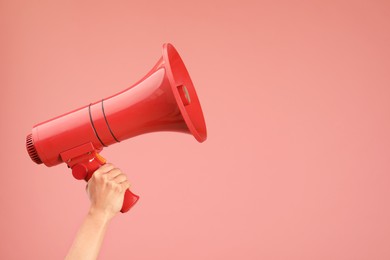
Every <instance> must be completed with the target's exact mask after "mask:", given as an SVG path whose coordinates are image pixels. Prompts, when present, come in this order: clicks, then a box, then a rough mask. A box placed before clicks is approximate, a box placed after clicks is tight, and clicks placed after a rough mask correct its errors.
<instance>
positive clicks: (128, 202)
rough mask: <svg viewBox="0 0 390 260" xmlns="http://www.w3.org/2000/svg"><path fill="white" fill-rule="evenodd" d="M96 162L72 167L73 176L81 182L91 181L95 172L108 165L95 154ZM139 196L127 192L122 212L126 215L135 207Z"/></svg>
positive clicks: (89, 161)
mask: <svg viewBox="0 0 390 260" xmlns="http://www.w3.org/2000/svg"><path fill="white" fill-rule="evenodd" d="M92 156H93V157H94V160H88V163H86V164H84V163H78V164H75V165H74V166H73V167H72V174H73V176H74V177H75V178H76V179H78V180H80V179H84V180H85V181H87V182H88V181H89V179H91V177H92V175H93V174H94V172H95V171H96V170H97V169H99V168H100V167H101V166H102V165H104V164H106V159H104V158H103V157H102V156H101V155H100V154H98V153H97V152H94V154H93V155H92ZM138 199H139V196H138V195H135V194H134V193H132V192H131V191H130V190H129V189H127V190H126V192H125V194H124V198H123V204H122V209H121V212H122V213H125V212H127V211H129V209H131V207H133V206H134V204H135V203H136V202H137V201H138Z"/></svg>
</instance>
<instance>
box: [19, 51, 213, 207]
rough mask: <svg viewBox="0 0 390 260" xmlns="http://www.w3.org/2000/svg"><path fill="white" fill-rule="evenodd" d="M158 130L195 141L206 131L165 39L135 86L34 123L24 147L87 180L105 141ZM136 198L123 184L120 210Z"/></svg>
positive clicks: (190, 87)
mask: <svg viewBox="0 0 390 260" xmlns="http://www.w3.org/2000/svg"><path fill="white" fill-rule="evenodd" d="M156 131H177V132H183V133H190V134H192V135H193V136H194V137H195V138H196V140H198V141H199V142H203V141H204V140H206V137H207V131H206V125H205V121H204V118H203V113H202V109H201V106H200V103H199V100H198V97H197V94H196V92H195V88H194V85H193V83H192V81H191V78H190V76H189V74H188V72H187V69H186V67H185V65H184V63H183V61H182V59H181V58H180V56H179V54H178V52H177V51H176V49H175V48H174V47H173V46H172V45H171V44H164V46H163V55H162V57H161V58H160V60H159V61H158V62H157V64H156V65H155V66H154V67H153V69H152V70H151V71H150V72H149V73H148V74H147V75H146V76H145V77H144V78H143V79H141V80H140V81H139V82H137V83H136V84H134V85H133V86H131V87H129V88H127V89H125V90H124V91H122V92H119V93H118V94H115V95H113V96H110V97H108V98H105V99H102V100H100V101H97V102H95V103H91V104H89V105H87V106H84V107H81V108H79V109H76V110H73V111H71V112H69V113H67V114H64V115H61V116H58V117H55V118H53V119H51V120H48V121H45V122H43V123H40V124H37V125H35V126H34V127H33V129H32V132H31V134H29V135H27V138H26V147H27V151H28V153H29V155H30V157H31V159H32V160H33V161H34V162H35V163H37V164H41V163H44V164H45V165H46V166H54V165H57V164H60V163H62V162H65V163H66V164H67V165H68V167H70V168H71V169H72V174H73V176H74V177H75V178H76V179H79V180H81V179H84V180H86V181H88V180H89V179H90V178H91V176H92V174H93V173H94V171H96V170H97V169H98V168H99V167H100V166H101V165H103V164H104V163H105V159H104V158H102V157H101V156H100V155H99V152H100V151H102V149H103V147H107V146H109V145H112V144H115V143H118V142H120V141H123V140H126V139H128V138H131V137H133V136H136V135H140V134H144V133H149V132H156ZM138 198H139V197H138V196H137V195H134V194H133V193H131V192H130V191H129V190H127V191H126V193H125V198H124V201H123V206H122V210H121V212H126V211H128V210H129V209H130V208H131V207H132V206H133V205H134V204H135V203H136V202H137V200H138Z"/></svg>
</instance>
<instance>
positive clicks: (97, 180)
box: [87, 163, 130, 220]
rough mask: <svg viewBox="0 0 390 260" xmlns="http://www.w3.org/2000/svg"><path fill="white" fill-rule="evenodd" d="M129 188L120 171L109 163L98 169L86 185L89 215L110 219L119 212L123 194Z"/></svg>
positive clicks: (124, 176) (125, 178)
mask: <svg viewBox="0 0 390 260" xmlns="http://www.w3.org/2000/svg"><path fill="white" fill-rule="evenodd" d="M129 187H130V183H129V181H128V180H127V177H126V175H125V174H124V173H123V172H122V171H121V170H120V169H118V168H116V167H115V166H114V165H112V164H110V163H107V164H105V165H103V166H102V167H100V168H99V169H98V170H96V171H95V173H94V174H93V175H92V177H91V179H90V180H89V181H88V184H87V192H88V195H89V199H90V201H91V207H90V211H89V212H90V214H98V215H101V216H103V217H104V218H107V220H110V219H112V218H113V217H114V216H115V215H116V214H117V213H118V212H119V211H120V210H121V208H122V204H123V197H124V193H125V192H126V190H127V189H128V188H129Z"/></svg>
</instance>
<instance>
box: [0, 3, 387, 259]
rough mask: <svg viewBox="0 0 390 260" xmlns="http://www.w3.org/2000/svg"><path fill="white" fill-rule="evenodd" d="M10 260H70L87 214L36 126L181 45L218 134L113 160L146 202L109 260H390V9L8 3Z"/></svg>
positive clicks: (1, 13)
mask: <svg viewBox="0 0 390 260" xmlns="http://www.w3.org/2000/svg"><path fill="white" fill-rule="evenodd" d="M0 26H1V27H0V29H1V40H0V57H1V58H0V74H1V75H0V95H1V100H0V101H1V102H0V111H1V114H0V115H1V158H2V160H1V162H2V163H1V167H0V168H1V189H0V206H1V214H0V220H1V221H0V242H1V243H0V258H1V259H61V258H63V256H64V255H65V254H66V252H67V249H68V248H69V246H70V244H71V242H72V240H73V238H74V235H75V232H76V230H77V228H78V226H79V225H80V223H81V221H82V219H83V216H84V215H85V213H86V212H87V209H88V205H89V202H88V199H87V196H86V194H85V190H84V187H85V183H83V182H78V181H76V180H74V179H73V177H72V176H71V174H70V171H69V170H68V169H67V168H66V166H65V165H60V166H57V167H53V168H47V167H44V166H42V165H39V166H38V165H35V164H34V163H33V162H32V161H31V160H30V158H29V157H28V155H27V153H26V150H25V136H26V134H28V133H29V131H30V130H31V128H32V126H33V125H34V124H36V123H39V122H41V121H44V120H46V119H50V118H52V117H54V116H56V115H59V114H62V113H64V112H67V111H69V110H71V109H74V108H77V107H80V106H83V105H85V104H88V103H89V102H93V101H96V100H99V99H101V98H103V97H107V96H109V95H111V94H114V93H116V92H118V91H121V90H122V89H124V88H126V87H127V86H129V85H131V84H132V83H134V82H135V81H137V80H138V79H140V78H141V77H142V76H143V75H144V74H146V72H147V71H148V70H149V69H150V68H151V67H152V66H153V65H154V63H155V62H156V61H157V59H158V58H159V57H160V55H161V45H162V43H164V42H172V43H173V44H174V45H175V46H176V48H177V49H178V50H179V52H180V53H181V55H182V57H183V59H184V61H185V63H186V65H187V68H188V69H189V71H190V74H191V76H192V78H193V81H194V83H195V85H196V88H197V91H198V94H199V98H200V100H201V103H202V106H203V110H204V112H205V116H206V122H207V126H208V132H209V138H208V140H207V141H206V142H205V143H204V144H201V145H200V144H198V143H197V142H196V141H195V140H194V139H193V138H192V137H191V136H189V135H183V134H176V133H156V134H149V135H143V136H140V137H137V138H133V139H131V140H128V141H127V142H124V143H121V144H119V145H114V146H111V147H109V148H107V149H105V150H104V151H103V152H102V155H103V156H104V157H106V158H108V159H109V160H110V161H111V162H113V163H114V164H116V165H117V166H119V167H120V168H122V169H123V170H124V171H125V172H126V173H127V174H128V175H129V178H130V179H131V182H132V190H133V191H134V192H135V193H137V194H139V195H140V196H141V200H140V202H139V203H138V205H137V206H136V207H135V208H134V209H133V210H132V211H131V212H130V213H129V214H124V215H120V216H118V217H117V218H116V219H114V221H113V222H112V225H111V226H110V228H109V231H108V233H107V237H106V240H105V242H104V245H103V248H102V252H101V255H100V256H101V259H144V260H146V259H150V260H151V259H153V260H154V259H169V260H175V259H177V260H179V259H180V260H182V259H187V260H189V259H221V260H222V259H223V260H228V259H300V260H301V259H354V260H356V259H377V260H378V259H390V221H389V220H390V203H389V199H390V189H389V183H390V72H389V71H390V47H389V46H390V2H389V1H288V0H285V1H245V0H243V1H226V0H225V1H193V2H187V1H174V0H167V1H154V2H148V1H138V3H136V1H29V0H24V1H13V0H8V1H5V0H1V1H0Z"/></svg>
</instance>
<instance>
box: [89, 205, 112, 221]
mask: <svg viewBox="0 0 390 260" xmlns="http://www.w3.org/2000/svg"><path fill="white" fill-rule="evenodd" d="M88 216H89V217H90V218H93V219H94V220H96V221H98V222H101V223H104V224H105V223H108V222H110V220H111V219H112V218H113V217H114V215H113V214H112V213H110V212H108V211H106V210H102V209H98V208H95V207H90V208H89V211H88Z"/></svg>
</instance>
